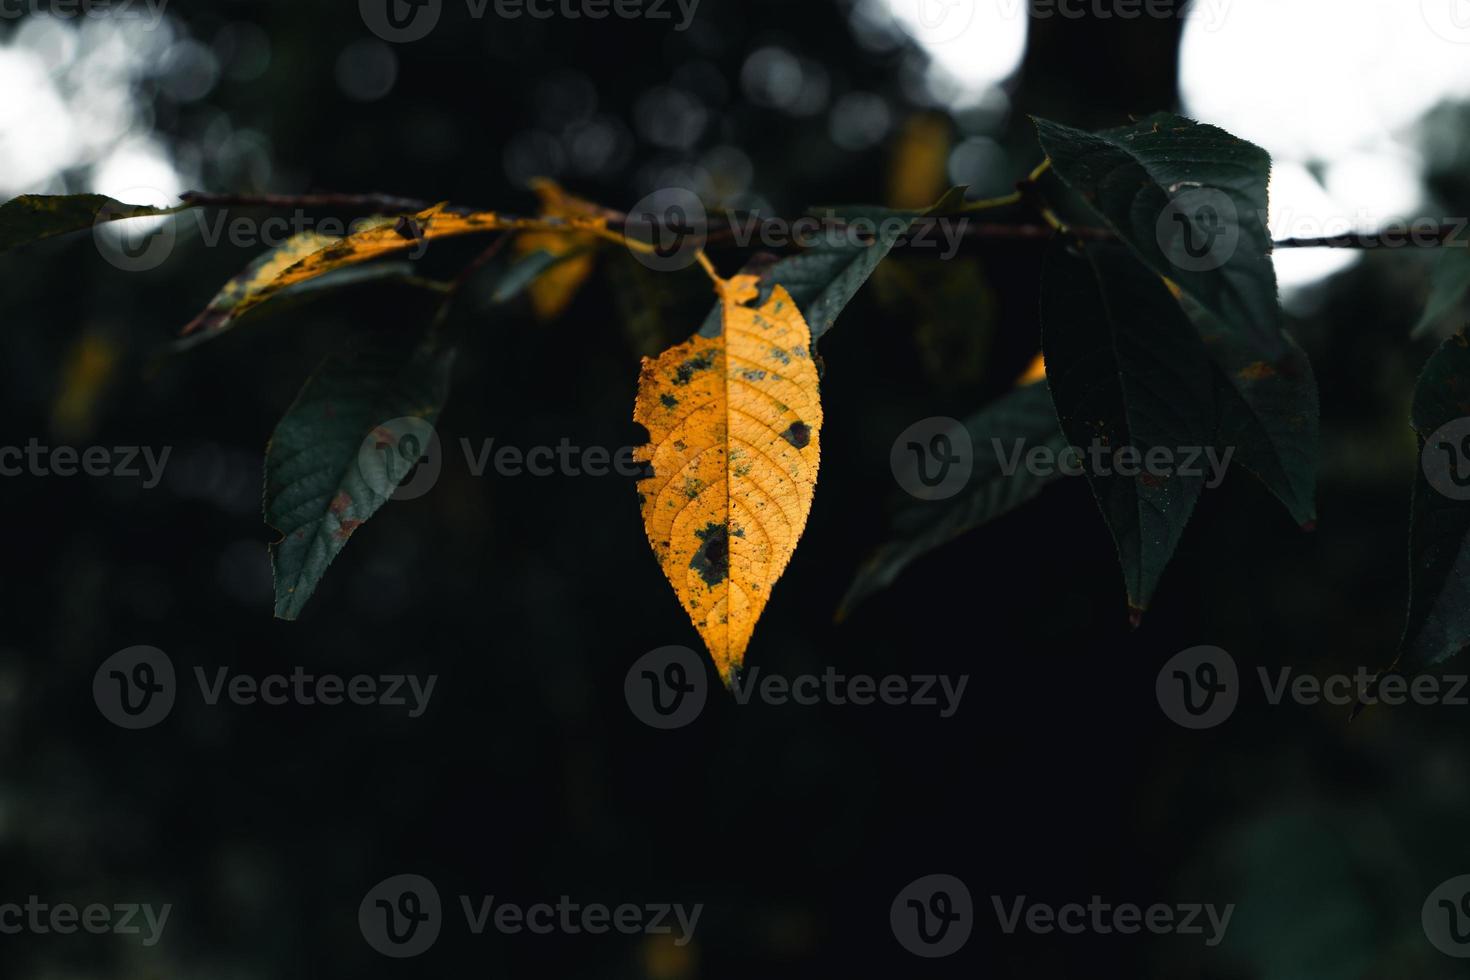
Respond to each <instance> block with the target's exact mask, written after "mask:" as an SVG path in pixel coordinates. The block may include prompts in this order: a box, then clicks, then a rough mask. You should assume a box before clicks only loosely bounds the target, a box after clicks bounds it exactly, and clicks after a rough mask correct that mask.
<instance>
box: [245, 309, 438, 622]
mask: <svg viewBox="0 0 1470 980" xmlns="http://www.w3.org/2000/svg"><path fill="white" fill-rule="evenodd" d="M453 360H454V351H453V350H450V349H441V348H439V347H437V346H435V345H434V344H433V343H432V342H429V341H419V340H418V338H416V337H413V336H409V335H406V334H404V333H399V332H394V333H389V334H375V335H370V336H368V337H365V338H364V339H363V341H362V343H361V344H360V346H358V347H355V348H354V349H353V350H351V351H350V352H348V353H346V354H341V355H333V356H332V357H331V358H329V359H328V360H327V362H326V363H325V364H323V365H322V367H321V368H320V369H319V370H318V371H317V373H316V374H315V375H313V376H312V378H311V379H310V380H309V381H307V383H306V386H305V387H304V388H302V390H301V393H300V394H299V395H298V396H297V398H296V402H295V403H294V404H293V405H292V406H291V408H290V409H289V410H288V411H287V412H286V415H285V416H284V417H283V418H282V419H281V421H280V424H279V425H277V427H276V431H275V434H274V435H273V436H272V437H271V441H270V445H269V446H268V447H267V448H266V466H265V519H266V523H267V524H269V525H270V526H271V527H273V528H275V529H276V530H277V531H279V532H280V534H281V539H280V540H279V541H278V542H276V543H275V544H273V545H271V563H272V569H273V571H274V574H275V591H276V600H275V601H276V615H277V616H278V617H280V618H281V619H295V618H296V617H297V616H298V615H299V614H300V613H301V609H302V607H303V606H305V604H306V601H307V599H309V598H310V597H311V594H312V593H313V592H314V591H315V590H316V587H317V585H318V583H320V581H321V578H322V576H323V575H324V574H325V573H326V570H327V566H328V565H330V564H331V563H332V560H333V559H334V558H336V557H337V555H338V554H339V553H340V552H341V551H342V549H343V548H344V547H346V545H347V541H348V539H349V538H350V537H351V536H352V533H353V532H354V531H356V530H357V528H359V527H360V526H361V525H362V524H363V522H364V521H366V520H367V519H368V518H370V517H372V516H373V514H374V513H376V512H377V510H378V508H380V507H381V506H382V505H383V504H384V503H385V502H386V501H387V500H388V499H389V497H390V496H392V494H393V493H394V490H395V488H397V487H398V485H399V484H400V483H401V482H402V481H403V479H404V477H405V476H406V475H407V474H408V473H409V472H410V471H411V470H412V469H413V467H414V465H415V464H416V463H417V462H418V460H419V457H420V455H421V450H424V449H427V448H429V447H428V446H427V445H426V444H425V437H426V435H427V433H428V432H429V431H430V430H429V429H428V427H430V426H432V425H433V423H434V420H435V419H436V418H437V417H438V414H439V410H440V408H441V407H442V406H443V404H444V400H445V398H446V397H447V395H448V391H449V377H450V369H451V367H452V365H453ZM405 419H408V420H420V423H421V424H413V423H409V424H404V422H403V421H402V420H405Z"/></svg>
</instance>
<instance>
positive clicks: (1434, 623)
mask: <svg viewBox="0 0 1470 980" xmlns="http://www.w3.org/2000/svg"><path fill="white" fill-rule="evenodd" d="M1412 418H1413V425H1414V431H1415V432H1416V433H1417V434H1418V436H1419V454H1420V465H1419V467H1418V472H1417V473H1416V474H1415V481H1414V496H1413V506H1412V511H1411V514H1412V517H1411V523H1410V529H1409V617H1408V623H1407V625H1406V626H1405V627H1404V635H1403V639H1402V640H1401V641H1400V644H1399V653H1398V657H1397V659H1396V660H1395V661H1394V666H1393V668H1391V669H1392V670H1397V671H1401V672H1405V673H1411V674H1413V673H1418V672H1420V671H1422V670H1424V669H1425V668H1427V667H1431V666H1433V665H1435V664H1438V663H1441V662H1443V661H1445V660H1447V659H1448V658H1450V657H1452V656H1454V655H1455V654H1456V653H1458V652H1459V651H1460V650H1462V649H1464V647H1465V646H1466V645H1467V644H1470V486H1465V485H1462V483H1461V482H1460V481H1462V480H1466V476H1467V473H1470V460H1467V459H1466V458H1465V455H1466V451H1467V450H1470V338H1467V336H1466V334H1465V333H1464V332H1463V331H1462V332H1461V333H1458V334H1456V335H1455V336H1453V337H1451V338H1450V339H1449V340H1447V341H1445V342H1444V343H1443V344H1442V345H1441V346H1440V348H1439V350H1437V351H1436V352H1435V353H1434V355H1433V356H1432V357H1431V358H1430V359H1429V363H1428V364H1426V365H1425V366H1424V373H1423V374H1421V375H1420V376H1419V384H1418V386H1417V387H1416V388H1415V390H1414V407H1413V416H1412ZM1431 477H1433V479H1431Z"/></svg>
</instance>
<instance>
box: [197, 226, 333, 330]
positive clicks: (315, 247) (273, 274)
mask: <svg viewBox="0 0 1470 980" xmlns="http://www.w3.org/2000/svg"><path fill="white" fill-rule="evenodd" d="M335 241H337V236H336V235H323V234H321V233H320V232H315V231H306V232H302V233H301V234H299V235H292V236H291V237H290V238H288V239H286V241H285V242H283V243H282V244H281V245H280V246H279V247H277V248H274V249H272V250H271V251H269V252H266V253H265V254H264V255H262V256H261V257H260V258H258V259H256V260H255V261H254V262H252V263H250V264H249V265H248V266H246V267H245V271H244V272H241V273H240V274H239V275H237V276H235V277H234V278H233V279H231V280H229V281H228V282H226V283H225V284H224V286H223V287H221V289H220V291H219V292H218V293H216V294H215V296H214V299H212V300H210V301H209V305H208V306H206V307H205V308H204V312H203V313H200V314H199V315H198V316H196V317H195V318H194V319H193V320H191V321H189V323H188V325H187V326H185V327H184V329H183V331H181V332H182V333H183V335H184V336H186V337H187V336H188V335H189V334H191V333H194V332H195V331H199V330H202V331H204V332H205V333H212V332H217V331H220V330H223V329H225V328H226V327H227V326H228V325H229V324H230V321H232V320H233V319H235V317H236V316H238V315H239V314H238V307H239V306H240V305H241V304H242V303H243V302H244V301H245V300H247V299H249V298H250V297H251V296H253V295H254V294H256V293H259V292H260V291H261V290H263V289H264V288H265V287H266V286H268V285H270V284H271V283H272V282H274V281H275V280H276V278H277V277H278V276H280V274H281V273H283V272H285V271H286V270H287V269H289V268H290V267H291V266H293V265H295V264H296V263H297V262H300V261H301V260H302V259H304V258H306V257H307V256H308V255H311V254H312V253H314V252H319V251H321V250H322V249H324V248H326V247H327V246H328V245H331V244H332V243H333V242H335Z"/></svg>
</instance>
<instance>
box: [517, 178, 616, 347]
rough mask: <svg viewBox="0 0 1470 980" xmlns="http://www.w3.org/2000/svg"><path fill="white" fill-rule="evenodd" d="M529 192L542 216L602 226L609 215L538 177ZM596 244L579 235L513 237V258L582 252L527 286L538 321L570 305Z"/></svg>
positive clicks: (541, 233)
mask: <svg viewBox="0 0 1470 980" xmlns="http://www.w3.org/2000/svg"><path fill="white" fill-rule="evenodd" d="M531 189H532V190H534V191H535V192H536V196H537V197H538V198H540V199H541V214H542V216H543V217H546V218H569V219H574V220H577V219H591V220H593V221H597V222H600V223H601V224H602V226H603V227H606V224H607V218H608V217H609V215H610V214H611V212H609V211H607V210H606V209H605V208H602V207H599V206H598V205H596V204H593V203H591V202H590V201H584V200H582V199H581V198H580V197H574V196H573V195H571V194H568V193H567V192H566V191H564V190H562V189H561V187H560V186H559V185H558V184H557V183H556V182H555V181H552V180H547V179H546V178H544V177H538V178H536V179H535V180H533V181H532V182H531ZM597 242H598V238H597V236H596V235H594V234H591V233H582V232H576V233H565V232H547V231H529V232H525V233H523V234H521V235H519V236H518V237H517V238H516V254H517V255H522V256H525V255H529V254H531V253H532V252H536V251H544V252H547V253H549V254H551V255H555V256H562V255H570V254H571V253H572V252H576V251H578V250H581V251H582V252H583V254H581V255H575V256H572V257H571V258H568V259H564V260H562V261H561V262H558V263H556V264H555V265H553V266H552V267H551V268H549V269H547V270H546V271H545V272H543V273H542V274H541V275H539V276H537V277H536V281H535V282H533V283H531V285H530V287H529V292H530V294H531V308H532V309H533V310H535V311H536V316H537V317H538V318H539V319H542V320H554V319H556V318H557V317H558V316H560V315H561V313H562V311H563V310H565V309H566V308H567V305H568V304H570V303H571V301H572V299H573V297H575V296H576V295H577V290H578V289H580V288H581V287H582V283H584V282H586V281H587V277H588V276H589V275H591V274H592V266H593V264H594V258H593V255H592V252H591V247H592V246H593V245H596V244H597Z"/></svg>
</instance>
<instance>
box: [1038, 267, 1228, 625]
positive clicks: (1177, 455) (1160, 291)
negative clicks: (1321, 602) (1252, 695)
mask: <svg viewBox="0 0 1470 980" xmlns="http://www.w3.org/2000/svg"><path fill="white" fill-rule="evenodd" d="M1041 324H1042V351H1043V353H1044V354H1045V355H1046V373H1047V380H1048V383H1049V384H1050V386H1051V393H1052V399H1053V401H1054V402H1055V404H1056V408H1057V416H1058V417H1059V418H1060V419H1061V423H1062V431H1063V432H1064V433H1065V434H1066V436H1067V438H1068V440H1069V441H1070V442H1071V444H1072V445H1073V446H1074V447H1076V448H1077V449H1078V450H1079V452H1080V453H1081V455H1082V468H1083V470H1084V472H1085V473H1086V476H1087V480H1088V483H1089V484H1090V485H1091V487H1092V492H1093V495H1094V496H1095V497H1096V498H1097V502H1098V506H1099V507H1100V508H1101V510H1102V513H1103V519H1104V520H1105V521H1106V522H1107V525H1108V529H1109V530H1110V531H1111V532H1112V535H1113V540H1114V542H1115V543H1116V544H1117V546H1118V558H1119V561H1120V562H1121V564H1122V567H1123V579H1124V583H1125V585H1126V586H1127V590H1128V602H1129V605H1130V607H1131V609H1132V610H1133V611H1134V613H1135V616H1136V614H1137V613H1139V612H1141V611H1142V610H1144V609H1146V608H1148V604H1149V600H1150V599H1151V598H1152V597H1153V593H1154V590H1155V588H1156V587H1157V586H1158V584H1159V579H1160V577H1161V576H1162V574H1163V571H1164V566H1165V565H1167V564H1168V562H1169V559H1170V558H1171V557H1173V554H1174V549H1175V548H1176V547H1177V546H1178V544H1179V539H1180V537H1181V536H1182V535H1183V533H1184V526H1185V524H1186V523H1187V522H1188V521H1189V515H1190V513H1191V512H1193V510H1194V505H1195V502H1196V501H1197V500H1198V499H1199V495H1200V491H1201V490H1202V489H1203V487H1204V482H1205V474H1206V473H1207V472H1209V469H1208V464H1207V461H1206V460H1205V458H1203V457H1200V456H1195V457H1194V459H1193V460H1192V461H1191V459H1190V456H1191V454H1192V453H1195V452H1196V451H1197V450H1202V449H1203V447H1207V446H1212V445H1213V443H1214V436H1215V428H1216V426H1215V420H1216V411H1217V409H1216V406H1215V398H1214V384H1213V368H1212V366H1211V362H1210V358H1209V355H1208V354H1207V353H1206V351H1205V346H1204V343H1203V342H1202V341H1201V340H1200V338H1199V336H1198V334H1196V333H1195V330H1194V327H1193V326H1192V325H1191V324H1190V323H1189V320H1188V318H1186V317H1185V315H1184V311H1183V309H1181V308H1180V306H1179V304H1178V303H1177V302H1175V300H1174V297H1173V296H1171V295H1170V294H1169V291H1168V289H1167V288H1166V287H1165V286H1164V284H1163V283H1162V282H1161V281H1160V280H1159V278H1158V277H1157V276H1155V275H1153V274H1152V273H1151V272H1149V271H1148V270H1147V269H1145V268H1144V267H1143V266H1142V265H1140V264H1139V263H1138V261H1137V260H1136V259H1135V258H1134V257H1133V256H1132V255H1131V254H1129V252H1128V250H1127V249H1125V248H1124V247H1123V246H1121V245H1118V244H1116V243H1111V242H1101V243H1095V244H1090V245H1088V246H1087V247H1086V248H1085V249H1083V248H1081V247H1076V246H1071V245H1069V244H1067V243H1066V242H1065V241H1064V240H1062V239H1060V238H1059V239H1057V240H1056V241H1054V242H1053V243H1052V245H1051V246H1050V248H1049V249H1048V250H1047V255H1046V259H1045V263H1044V266H1043V274H1042V284H1041ZM1094 447H1096V451H1095V450H1094ZM1155 449H1158V450H1159V451H1160V453H1167V454H1168V455H1167V459H1168V462H1167V463H1166V464H1164V465H1158V464H1156V465H1154V466H1153V467H1152V468H1151V469H1152V470H1154V471H1157V472H1151V471H1150V469H1149V468H1142V469H1141V472H1139V473H1138V475H1127V476H1125V475H1120V474H1119V473H1118V472H1117V470H1118V469H1119V468H1121V467H1122V466H1127V467H1128V468H1129V469H1139V468H1140V463H1139V462H1136V461H1134V460H1131V459H1123V460H1120V459H1119V458H1118V454H1120V453H1128V454H1132V453H1137V454H1138V455H1139V457H1140V459H1141V460H1145V461H1146V460H1147V459H1148V457H1149V455H1150V453H1151V451H1153V450H1155Z"/></svg>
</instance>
